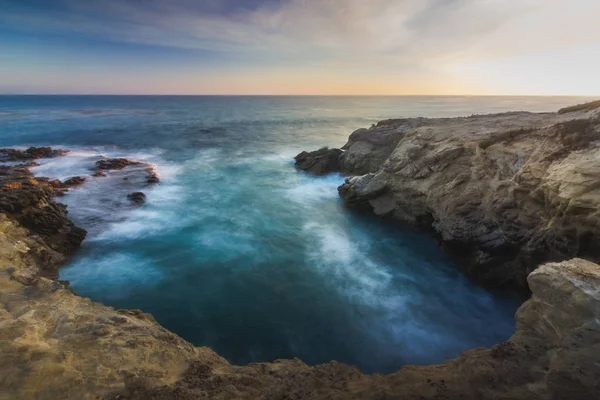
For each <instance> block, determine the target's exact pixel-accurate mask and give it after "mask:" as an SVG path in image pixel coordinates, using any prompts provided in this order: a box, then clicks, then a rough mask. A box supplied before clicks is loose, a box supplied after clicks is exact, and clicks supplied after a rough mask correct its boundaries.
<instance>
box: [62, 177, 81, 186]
mask: <svg viewBox="0 0 600 400" xmlns="http://www.w3.org/2000/svg"><path fill="white" fill-rule="evenodd" d="M84 183H85V178H84V177H81V176H74V177H72V178H69V179H67V180H66V181H64V182H63V183H62V184H63V186H65V187H72V186H79V185H83V184H84Z"/></svg>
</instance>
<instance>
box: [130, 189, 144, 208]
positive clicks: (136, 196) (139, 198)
mask: <svg viewBox="0 0 600 400" xmlns="http://www.w3.org/2000/svg"><path fill="white" fill-rule="evenodd" d="M127 198H128V199H129V200H131V202H133V203H135V204H137V205H140V206H141V205H142V204H144V203H145V202H146V195H145V194H144V193H142V192H134V193H130V194H128V195H127Z"/></svg>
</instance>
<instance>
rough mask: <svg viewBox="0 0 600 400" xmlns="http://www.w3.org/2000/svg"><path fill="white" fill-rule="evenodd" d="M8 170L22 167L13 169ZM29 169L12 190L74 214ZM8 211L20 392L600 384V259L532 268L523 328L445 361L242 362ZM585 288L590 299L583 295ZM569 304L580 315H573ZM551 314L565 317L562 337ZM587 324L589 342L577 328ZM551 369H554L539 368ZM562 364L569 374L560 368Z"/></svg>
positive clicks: (281, 392) (126, 394)
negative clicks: (595, 328) (121, 289)
mask: <svg viewBox="0 0 600 400" xmlns="http://www.w3.org/2000/svg"><path fill="white" fill-rule="evenodd" d="M8 168H9V169H10V168H12V169H13V170H14V169H15V167H8ZM4 172H7V171H4ZM5 176H9V178H8V179H10V175H5ZM19 179H23V182H21V186H20V187H16V185H12V187H11V186H10V185H9V186H4V187H3V191H4V190H6V191H12V190H22V189H23V188H24V187H25V189H27V190H26V191H25V192H23V193H29V194H28V196H33V197H32V198H33V199H34V200H35V201H34V202H33V203H34V204H35V206H34V207H33V209H34V210H35V209H36V208H39V209H44V208H47V207H50V209H51V210H54V211H56V212H58V213H59V214H58V215H59V216H60V219H61V220H62V221H63V223H64V224H67V225H65V226H68V223H70V221H69V220H68V217H67V216H66V213H64V215H62V214H60V210H61V209H60V207H58V208H57V207H56V206H55V205H56V203H55V202H54V200H52V198H51V196H52V194H53V193H54V190H56V189H57V188H56V187H54V186H52V183H51V182H48V181H47V180H44V179H43V178H33V177H32V176H28V175H27V174H25V175H21V177H20V178H19ZM31 179H33V181H34V182H32V181H31ZM7 183H9V184H10V182H7ZM54 185H55V186H56V185H57V183H54ZM32 188H35V189H32ZM50 188H54V189H52V190H51V189H50ZM34 194H35V195H34ZM36 196H37V197H36ZM29 211H31V210H29ZM46 211H48V210H46ZM62 211H63V212H64V211H65V210H64V209H63V210H62ZM67 221H68V222H67ZM53 222H54V221H53ZM0 223H1V232H2V234H3V236H2V237H0V239H1V241H0V249H1V251H2V253H1V254H0V270H1V271H2V272H3V273H2V274H0V277H1V278H0V279H1V280H2V284H3V285H2V286H1V287H2V288H3V289H1V290H0V302H2V303H3V305H4V308H5V311H4V313H3V314H0V316H1V317H2V321H0V322H3V324H2V328H0V329H1V330H2V332H3V333H5V335H4V336H10V338H11V340H6V341H3V342H2V344H1V345H0V356H2V359H4V360H10V362H8V363H7V362H4V363H2V362H0V379H2V382H3V383H5V384H4V385H3V387H4V388H5V389H3V390H8V392H7V395H9V396H10V395H15V396H16V397H18V398H37V397H38V396H40V395H45V396H47V397H48V396H49V397H51V398H82V399H83V398H96V396H104V398H114V399H116V398H121V399H122V398H128V399H134V398H139V399H142V398H144V399H146V398H182V399H183V398H205V397H206V396H208V397H217V398H289V397H292V398H330V397H331V396H335V397H337V398H357V397H358V398H394V397H396V396H401V397H402V398H407V399H412V398H415V399H417V398H434V397H435V398H449V399H452V398H457V397H462V398H500V397H502V398H505V396H512V398H540V399H542V398H548V396H549V395H550V394H552V395H554V394H555V393H562V394H567V393H565V390H567V389H568V390H571V388H570V387H562V388H561V387H560V386H561V384H564V383H565V382H569V384H571V383H573V382H577V384H578V385H577V386H576V387H575V389H574V390H575V391H570V392H569V393H568V395H569V396H571V397H569V398H573V399H578V398H581V399H584V398H588V397H585V396H588V395H590V394H594V393H600V388H598V387H597V386H593V382H594V381H593V379H594V376H597V375H598V371H597V370H594V369H593V365H592V364H589V362H590V360H593V357H594V356H595V355H596V354H598V353H597V351H598V350H599V349H598V346H597V345H595V343H593V342H590V340H592V341H593V338H595V337H596V332H591V333H590V332H587V331H586V330H584V331H582V330H581V329H580V327H581V326H588V325H589V321H590V319H589V318H590V313H592V315H593V314H594V313H595V312H597V311H598V310H597V309H594V307H595V305H596V304H599V303H598V302H599V301H600V299H599V297H598V295H597V294H593V293H588V292H587V291H585V290H583V291H582V290H578V289H577V288H578V287H579V286H580V285H579V284H578V282H580V281H581V280H586V281H588V280H589V282H596V283H598V284H600V267H599V266H597V265H594V264H592V263H589V262H585V261H582V260H572V261H569V262H566V263H563V264H556V263H549V264H547V265H546V266H544V267H542V268H540V269H539V270H538V271H539V272H536V273H534V274H532V275H530V277H529V285H530V288H531V290H532V291H533V297H532V298H531V299H530V300H528V301H527V302H525V303H524V304H523V305H522V306H521V308H520V309H519V311H518V312H517V331H516V332H515V334H514V335H513V337H512V338H511V339H509V340H508V341H507V342H505V343H500V344H498V345H496V346H493V347H492V348H490V349H474V350H469V351H467V352H465V353H463V354H462V355H461V356H459V357H457V358H455V359H452V360H448V361H447V362H445V363H443V364H440V365H438V366H423V367H413V366H405V367H402V368H401V369H400V370H399V371H398V372H395V373H393V374H389V375H385V376H384V375H380V374H373V375H364V374H362V373H361V372H360V371H359V370H358V369H357V368H356V367H352V366H347V365H344V364H339V363H337V362H332V363H328V364H322V365H318V366H312V367H310V366H307V365H305V364H304V363H302V362H301V361H300V360H298V359H294V360H279V361H275V362H273V363H253V364H250V365H248V366H245V367H244V366H232V365H230V364H229V363H227V362H226V361H225V360H224V359H222V358H221V357H219V356H218V355H217V354H216V353H214V352H213V351H212V350H210V349H207V348H202V347H194V346H192V345H191V344H189V343H188V342H186V341H184V340H183V339H181V338H179V337H177V336H176V335H174V334H172V333H170V332H168V331H167V330H166V329H164V328H162V327H161V326H160V325H159V324H158V323H157V322H156V321H155V320H154V319H153V318H152V316H151V315H149V314H145V313H143V312H142V311H139V310H114V309H113V308H112V307H106V306H103V305H101V304H100V303H94V302H91V301H90V300H89V299H85V298H81V297H79V296H77V295H76V294H74V293H73V292H72V291H70V290H69V289H68V285H66V284H63V283H61V282H60V281H57V280H56V278H54V279H48V278H47V277H44V276H43V274H42V273H41V271H44V270H45V269H46V268H47V267H48V266H49V265H47V257H48V256H47V254H51V255H52V254H54V253H52V252H55V253H59V255H61V256H62V258H50V260H53V263H52V264H51V265H50V266H55V267H56V268H59V267H60V266H61V265H62V264H64V262H65V260H66V258H65V257H66V256H68V255H69V251H65V253H64V254H60V252H57V251H56V249H53V248H52V246H51V245H49V243H50V244H53V242H52V238H51V236H48V233H46V232H45V231H44V229H45V228H44V226H42V227H41V230H39V229H40V228H39V227H37V225H35V224H34V225H32V226H33V227H34V228H31V227H30V228H25V227H23V226H22V223H21V222H19V216H16V215H15V214H14V213H13V214H12V215H9V216H6V215H4V216H2V218H1V219H0ZM71 226H72V227H73V228H74V226H73V225H72V223H71ZM36 227H37V228H36ZM36 229H38V231H36ZM79 233H81V232H79ZM58 234H60V235H65V234H66V235H67V237H68V236H69V231H68V230H65V229H63V231H62V232H58ZM49 238H50V239H49ZM81 240H83V239H81ZM61 243H62V242H61ZM79 243H81V241H80V242H79ZM74 251H75V250H73V252H74ZM71 254H72V253H71ZM44 255H46V258H44ZM54 257H58V256H56V255H55V256H54ZM582 277H584V278H582ZM548 290H550V292H553V291H554V292H555V293H557V294H560V296H558V297H559V298H560V299H561V301H560V302H558V301H556V298H553V297H552V296H550V297H548ZM575 299H579V300H582V299H583V300H584V301H580V302H579V303H577V302H575ZM565 313H566V314H568V315H570V318H571V319H570V320H569V321H568V323H565V318H566V317H565V315H564V314H565ZM65 317H66V318H65ZM544 319H549V320H552V321H554V322H556V326H555V328H556V327H560V329H561V335H559V337H558V338H557V337H555V335H556V331H555V330H551V329H548V327H546V326H545V323H544V322H543V320H544ZM582 334H583V335H584V339H585V340H584V341H583V343H587V345H586V346H588V347H587V348H585V347H584V348H583V349H581V348H579V347H577V346H574V345H572V344H571V343H569V342H568V340H566V339H565V338H568V337H578V336H580V335H582ZM583 350H585V351H583ZM557 352H558V353H560V354H562V356H561V357H562V359H559V360H558V364H557V360H554V359H553V357H554V356H553V355H554V354H557ZM569 360H571V361H573V360H577V365H581V367H582V368H587V372H588V374H587V375H584V376H579V375H577V374H576V371H573V369H572V367H570V366H569V365H568V362H567V361H569ZM589 368H592V369H591V370H589ZM543 369H545V370H546V373H545V374H542V375H543V376H542V375H540V373H539V372H538V373H535V374H531V371H534V370H543ZM554 372H557V373H558V375H557V376H554V378H553V375H552V373H554ZM565 379H567V381H565ZM540 380H541V381H540ZM542 381H543V382H545V384H541V383H540V382H542ZM477 382H479V384H477ZM490 382H492V384H490ZM590 382H592V383H590ZM73 385H75V386H73ZM531 385H534V386H535V385H542V386H543V387H534V388H531V387H530V386H531ZM590 385H592V386H590ZM567 386H569V385H567ZM0 393H1V390H0ZM520 396H523V397H520ZM527 396H528V397H527Z"/></svg>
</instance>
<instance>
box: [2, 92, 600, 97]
mask: <svg viewBox="0 0 600 400" xmlns="http://www.w3.org/2000/svg"><path fill="white" fill-rule="evenodd" d="M0 96H148V97H151V96H164V97H169V96H170V97H177V96H178V97H200V96H205V97H590V98H600V94H598V95H589V94H260V93H258V94H218V93H213V94H210V93H205V94H202V93H200V94H174V93H172V94H149V93H127V94H124V93H0Z"/></svg>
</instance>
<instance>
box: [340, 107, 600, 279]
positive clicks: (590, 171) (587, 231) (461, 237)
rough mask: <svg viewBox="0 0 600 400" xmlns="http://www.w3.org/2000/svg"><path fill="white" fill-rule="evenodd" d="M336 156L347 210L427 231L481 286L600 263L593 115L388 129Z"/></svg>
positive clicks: (599, 145)
mask: <svg viewBox="0 0 600 400" xmlns="http://www.w3.org/2000/svg"><path fill="white" fill-rule="evenodd" d="M342 149H344V153H343V154H342V155H341V156H340V164H341V165H340V167H341V168H340V169H341V172H342V173H345V174H349V175H354V176H352V177H350V178H348V179H347V180H346V183H345V184H344V185H342V186H341V187H340V189H339V192H340V195H341V196H342V197H343V199H344V202H345V204H346V205H348V206H350V207H356V208H363V209H371V210H373V211H374V213H375V214H377V215H380V216H383V217H385V218H391V219H394V220H396V221H400V222H405V223H410V224H416V225H419V226H423V227H425V228H427V229H431V230H432V231H434V232H435V233H436V234H437V235H438V237H439V238H440V239H441V242H442V244H443V246H444V248H446V249H447V250H448V251H450V252H452V253H453V254H455V255H457V256H459V257H460V258H461V263H462V264H463V265H464V267H465V271H466V272H467V273H468V274H469V275H470V276H471V277H473V278H475V279H476V280H478V281H480V282H483V283H485V284H489V285H494V286H511V287H519V286H520V287H525V286H526V282H525V280H526V277H527V275H528V274H529V273H530V272H531V271H532V270H533V269H534V268H535V267H536V266H537V265H539V264H540V263H542V262H544V261H552V260H564V259H568V258H571V257H575V256H585V257H591V258H592V259H600V242H599V238H600V214H599V213H598V211H599V208H598V207H599V206H598V205H599V204H600V163H598V161H597V160H598V159H600V109H596V110H593V111H577V112H571V113H564V114H561V115H559V114H557V113H545V114H533V113H524V112H515V113H506V114H497V115H482V116H472V117H468V118H442V119H427V118H414V119H399V120H387V121H382V122H380V123H378V124H377V125H374V126H373V127H371V128H370V129H360V130H358V131H356V132H354V133H353V134H352V135H350V138H349V140H348V143H346V145H345V146H344V147H342Z"/></svg>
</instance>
